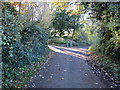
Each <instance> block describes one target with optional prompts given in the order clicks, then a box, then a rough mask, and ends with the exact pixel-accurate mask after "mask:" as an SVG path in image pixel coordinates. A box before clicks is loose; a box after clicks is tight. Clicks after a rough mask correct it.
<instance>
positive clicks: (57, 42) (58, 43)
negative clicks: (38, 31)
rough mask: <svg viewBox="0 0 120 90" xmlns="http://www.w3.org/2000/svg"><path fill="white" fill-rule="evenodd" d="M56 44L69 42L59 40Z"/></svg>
mask: <svg viewBox="0 0 120 90" xmlns="http://www.w3.org/2000/svg"><path fill="white" fill-rule="evenodd" d="M54 43H56V44H66V43H67V41H64V40H63V41H62V40H61V41H60V40H57V41H54Z"/></svg>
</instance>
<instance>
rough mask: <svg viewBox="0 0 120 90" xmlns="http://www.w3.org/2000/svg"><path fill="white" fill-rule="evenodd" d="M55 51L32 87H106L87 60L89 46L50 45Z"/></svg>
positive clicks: (31, 81) (34, 78)
mask: <svg viewBox="0 0 120 90" xmlns="http://www.w3.org/2000/svg"><path fill="white" fill-rule="evenodd" d="M49 47H50V48H51V49H52V50H53V51H55V52H56V53H55V56H54V57H53V58H51V59H50V60H49V61H48V62H47V63H46V64H45V66H43V67H42V68H41V69H40V71H39V72H38V73H37V75H35V76H34V77H33V78H32V79H31V80H30V82H28V86H27V87H30V88H105V87H106V85H105V84H104V83H103V82H102V81H101V80H100V79H99V78H98V77H97V76H96V75H95V74H94V72H93V71H92V70H91V67H90V66H89V65H88V64H87V62H86V61H85V59H86V54H85V52H86V51H87V47H72V48H67V47H61V46H49Z"/></svg>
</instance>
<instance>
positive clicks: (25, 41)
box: [2, 2, 48, 88]
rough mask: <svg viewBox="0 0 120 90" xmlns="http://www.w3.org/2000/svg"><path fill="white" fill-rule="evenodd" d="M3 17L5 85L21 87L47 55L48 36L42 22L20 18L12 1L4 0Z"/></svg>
mask: <svg viewBox="0 0 120 90" xmlns="http://www.w3.org/2000/svg"><path fill="white" fill-rule="evenodd" d="M2 16H3V17H2V28H3V37H2V39H3V44H2V49H3V51H2V61H3V87H5V88H6V87H21V85H23V82H24V81H26V79H27V78H28V77H29V78H30V76H31V75H33V73H35V71H36V68H35V67H40V62H42V61H43V57H46V54H47V53H48V48H47V39H48V37H47V34H46V31H45V30H44V29H43V28H41V27H40V26H39V23H37V22H34V21H30V22H29V23H28V22H26V21H27V20H23V21H22V20H20V19H21V16H19V14H17V11H16V9H15V8H14V6H12V5H11V3H9V2H3V3H2ZM35 65H36V66H35ZM32 68H33V69H34V70H33V71H31V70H32ZM21 69H22V72H21ZM23 76H24V77H23ZM25 77H27V78H25ZM20 83H21V84H20ZM17 85H19V86H17Z"/></svg>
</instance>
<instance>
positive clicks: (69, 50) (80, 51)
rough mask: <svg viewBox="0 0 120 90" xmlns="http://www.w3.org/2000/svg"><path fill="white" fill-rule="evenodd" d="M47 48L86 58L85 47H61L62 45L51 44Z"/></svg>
mask: <svg viewBox="0 0 120 90" xmlns="http://www.w3.org/2000/svg"><path fill="white" fill-rule="evenodd" d="M49 48H50V49H51V50H53V51H55V52H58V53H62V54H66V55H71V56H74V57H77V58H81V59H83V58H84V59H86V58H87V57H86V52H87V49H85V48H78V47H76V48H75V47H62V46H51V45H49Z"/></svg>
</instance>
